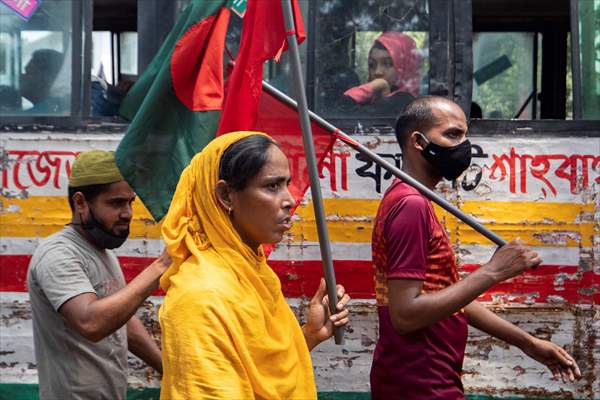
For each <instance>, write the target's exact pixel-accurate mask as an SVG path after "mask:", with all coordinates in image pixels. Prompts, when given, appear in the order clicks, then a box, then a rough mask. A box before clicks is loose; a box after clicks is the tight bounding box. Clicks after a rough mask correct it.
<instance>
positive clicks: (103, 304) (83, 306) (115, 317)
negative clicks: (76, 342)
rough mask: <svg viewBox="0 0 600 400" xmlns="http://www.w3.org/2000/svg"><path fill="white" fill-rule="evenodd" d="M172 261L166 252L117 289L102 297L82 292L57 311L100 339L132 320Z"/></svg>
mask: <svg viewBox="0 0 600 400" xmlns="http://www.w3.org/2000/svg"><path fill="white" fill-rule="evenodd" d="M170 264H171V258H170V257H169V255H168V254H167V253H166V252H165V253H163V254H162V255H161V256H160V257H159V258H158V259H157V260H155V261H154V262H153V263H152V264H150V265H149V266H148V267H146V269H144V270H143V271H142V272H140V274H139V275H138V276H136V277H135V279H133V280H132V281H131V282H129V284H128V285H127V286H125V287H124V288H123V289H121V290H119V291H118V292H116V293H113V294H111V295H110V296H106V297H103V298H98V297H97V296H96V294H95V293H83V294H80V295H78V296H75V297H73V298H72V299H69V300H67V301H66V302H65V303H64V304H63V305H62V306H61V307H60V309H59V310H58V311H59V312H60V313H61V315H62V316H63V317H64V318H65V319H66V320H67V322H68V323H69V325H70V326H71V327H73V328H74V329H75V330H76V331H77V332H79V334H80V335H82V336H83V337H85V338H86V339H88V340H91V341H92V342H98V341H100V340H102V339H104V338H105V337H106V336H108V335H110V334H111V333H113V332H115V331H116V330H117V329H119V328H120V327H122V326H123V325H125V323H127V321H129V319H130V318H131V317H132V316H133V314H134V313H135V311H136V310H137V309H138V307H139V306H140V304H142V302H143V301H144V300H145V299H146V298H147V297H148V296H149V295H150V294H151V293H152V292H153V291H154V290H156V288H157V287H158V280H159V279H160V277H161V275H162V274H163V272H164V271H165V270H166V269H167V268H168V266H169V265H170Z"/></svg>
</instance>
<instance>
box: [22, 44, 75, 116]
mask: <svg viewBox="0 0 600 400" xmlns="http://www.w3.org/2000/svg"><path fill="white" fill-rule="evenodd" d="M63 59H64V57H63V54H62V53H61V52H59V51H56V50H52V49H40V50H36V51H35V52H33V55H32V56H31V60H29V62H28V63H27V65H26V66H25V73H24V74H22V75H21V78H20V85H19V86H20V90H21V95H22V96H23V97H24V98H26V99H27V100H29V101H30V102H31V103H32V104H33V107H31V108H29V109H26V110H25V111H26V112H27V113H31V114H56V113H63V112H64V111H66V110H68V104H67V99H66V98H65V96H60V95H58V94H57V93H56V90H55V82H56V79H57V77H58V74H59V72H60V69H61V67H62V64H63Z"/></svg>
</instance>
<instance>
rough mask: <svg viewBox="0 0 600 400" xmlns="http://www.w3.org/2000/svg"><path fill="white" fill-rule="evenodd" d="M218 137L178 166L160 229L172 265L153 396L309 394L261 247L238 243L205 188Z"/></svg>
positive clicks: (305, 363)
mask: <svg viewBox="0 0 600 400" xmlns="http://www.w3.org/2000/svg"><path fill="white" fill-rule="evenodd" d="M257 134H258V135H264V136H267V135H265V134H263V133H259V132H235V133H229V134H227V135H223V136H220V137H218V138H216V139H215V140H213V141H212V142H211V143H209V144H208V146H206V147H205V148H204V150H202V152H200V153H198V154H197V155H196V156H195V157H194V158H193V159H192V161H191V163H190V165H189V166H188V167H187V168H186V169H185V170H184V171H183V173H182V174H181V178H180V179H179V183H178V185H177V189H176V191H175V195H174V196H173V200H172V202H171V206H170V208H169V212H168V213H167V215H166V217H165V219H164V221H163V225H162V233H163V238H164V240H165V243H166V245H167V249H168V252H169V254H170V255H171V257H172V258H173V263H172V265H171V267H169V269H168V270H167V272H165V274H164V275H163V276H162V278H161V281H160V284H161V286H162V288H163V289H165V290H166V291H167V294H166V296H165V299H164V302H163V305H162V306H161V308H160V311H159V320H160V324H161V328H162V348H163V350H162V352H163V380H162V387H161V399H168V400H177V399H254V398H258V399H314V398H316V388H315V382H314V376H313V371H312V365H311V361H310V355H309V352H308V348H307V345H306V342H305V340H304V337H303V335H302V331H301V329H300V326H299V325H298V321H297V320H296V318H295V316H294V314H293V313H292V311H291V309H290V308H289V306H288V305H287V303H286V302H285V298H284V297H283V294H282V293H281V284H280V282H279V278H278V277H277V275H275V273H274V272H273V270H271V268H270V267H269V266H268V265H267V263H266V259H265V256H264V253H263V252H262V249H260V250H259V254H256V253H255V252H254V251H253V250H252V249H250V248H249V247H248V246H247V245H246V244H244V243H243V242H242V240H241V238H240V236H239V235H238V233H237V232H236V230H235V229H234V227H233V225H232V223H231V220H230V219H229V216H228V215H227V212H226V211H225V210H224V209H223V207H221V206H220V205H219V203H218V201H217V198H216V194H215V186H216V183H217V181H218V179H219V165H220V161H221V157H222V155H223V153H224V152H225V150H227V148H229V147H230V146H231V145H232V144H234V143H235V142H237V141H239V140H241V139H243V138H245V137H248V136H251V135H257Z"/></svg>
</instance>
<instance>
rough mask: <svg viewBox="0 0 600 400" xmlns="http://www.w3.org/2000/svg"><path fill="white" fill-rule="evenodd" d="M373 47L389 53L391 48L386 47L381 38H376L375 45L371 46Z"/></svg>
mask: <svg viewBox="0 0 600 400" xmlns="http://www.w3.org/2000/svg"><path fill="white" fill-rule="evenodd" d="M371 49H379V50H385V51H387V52H388V53H389V50H388V49H387V47H385V46H384V45H383V43H381V42H380V41H379V40H375V41H374V42H373V45H372V46H371Z"/></svg>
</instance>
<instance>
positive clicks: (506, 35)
mask: <svg viewBox="0 0 600 400" xmlns="http://www.w3.org/2000/svg"><path fill="white" fill-rule="evenodd" d="M569 16H570V13H569V0H554V1H551V2H548V1H544V0H528V1H519V0H495V1H493V2H490V1H489V0H472V23H473V46H472V49H473V70H472V93H473V97H472V100H473V104H474V105H476V106H479V108H481V110H482V114H483V115H482V116H479V118H481V117H483V118H491V119H525V120H534V119H565V118H566V117H567V116H569V115H571V113H570V111H571V101H572V86H571V85H570V83H569V84H568V83H567V81H568V80H569V79H570V76H571V75H570V73H571V70H570V68H569V62H568V49H569V47H568V40H569V30H570V24H569ZM468 79H471V78H468ZM474 108H475V109H477V107H474Z"/></svg>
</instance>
